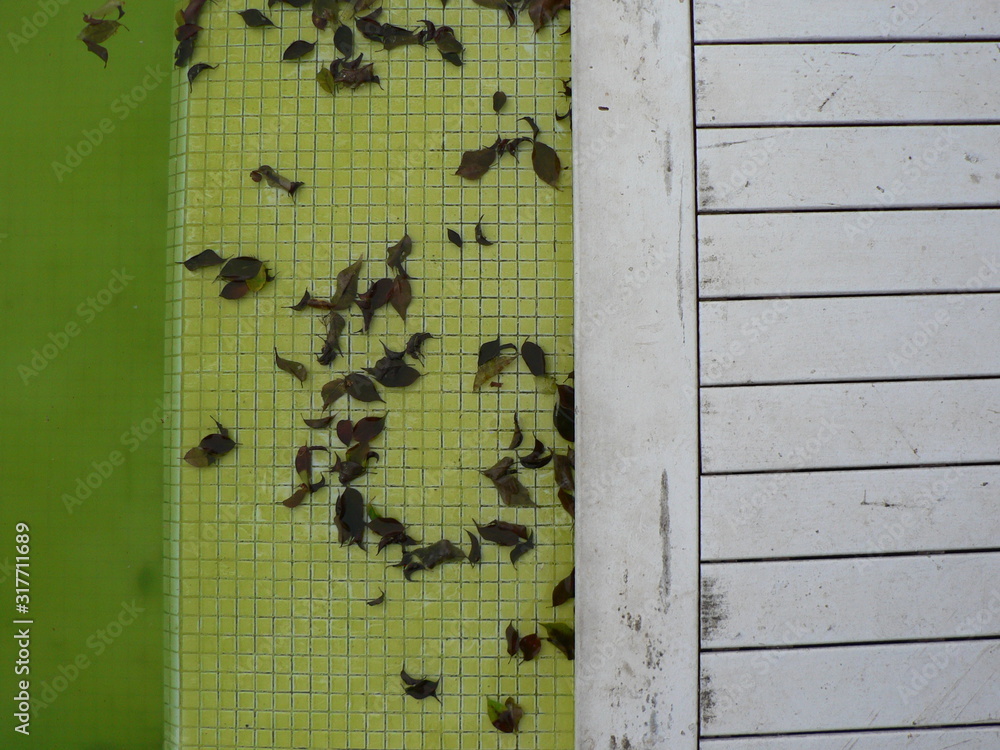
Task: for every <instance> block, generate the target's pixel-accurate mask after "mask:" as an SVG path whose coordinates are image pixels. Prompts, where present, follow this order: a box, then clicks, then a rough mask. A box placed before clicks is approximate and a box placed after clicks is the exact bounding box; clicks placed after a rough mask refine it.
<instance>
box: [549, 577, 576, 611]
mask: <svg viewBox="0 0 1000 750" xmlns="http://www.w3.org/2000/svg"><path fill="white" fill-rule="evenodd" d="M575 596H576V568H573V570H572V571H570V574H569V575H568V576H566V577H565V578H563V579H562V580H561V581H559V583H557V584H556V586H555V588H554V589H552V606H553V607H558V606H559V605H560V604H565V603H566V602H568V601H569V600H570V599H572V598H573V597H575Z"/></svg>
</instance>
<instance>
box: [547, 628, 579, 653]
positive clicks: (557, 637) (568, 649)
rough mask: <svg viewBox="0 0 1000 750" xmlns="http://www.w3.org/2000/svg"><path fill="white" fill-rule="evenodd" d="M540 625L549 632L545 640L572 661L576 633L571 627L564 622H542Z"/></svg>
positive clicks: (574, 651)
mask: <svg viewBox="0 0 1000 750" xmlns="http://www.w3.org/2000/svg"><path fill="white" fill-rule="evenodd" d="M542 627H543V628H545V630H546V631H547V632H548V634H549V637H548V638H546V640H547V641H548V642H549V643H551V644H552V645H554V646H555V647H556V648H557V649H559V650H560V651H562V652H563V653H564V654H566V658H567V659H569V660H570V661H573V659H574V658H575V656H576V634H575V633H574V631H573V628H572V627H571V626H569V625H567V624H566V623H564V622H548V623H546V622H543V623H542Z"/></svg>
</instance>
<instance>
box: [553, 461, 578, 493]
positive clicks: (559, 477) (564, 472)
mask: <svg viewBox="0 0 1000 750" xmlns="http://www.w3.org/2000/svg"><path fill="white" fill-rule="evenodd" d="M553 459H554V461H555V463H553V464H552V470H553V472H554V473H555V477H556V486H557V487H558V488H559V489H561V490H566V492H573V491H574V490H575V488H574V480H573V469H574V468H575V467H574V464H573V452H572V451H570V452H569V453H566V454H561V453H556V454H555V455H554V456H553Z"/></svg>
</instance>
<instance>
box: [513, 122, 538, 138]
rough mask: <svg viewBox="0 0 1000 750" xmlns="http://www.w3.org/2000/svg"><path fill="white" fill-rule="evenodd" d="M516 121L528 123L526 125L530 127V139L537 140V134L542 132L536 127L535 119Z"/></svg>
mask: <svg viewBox="0 0 1000 750" xmlns="http://www.w3.org/2000/svg"><path fill="white" fill-rule="evenodd" d="M517 119H519V120H524V121H525V122H527V123H528V125H530V126H531V137H532V138H537V137H538V134H539V133H541V132H542V131H541V129H540V128H539V127H538V125H537V124H536V123H535V118H533V117H519V118H517Z"/></svg>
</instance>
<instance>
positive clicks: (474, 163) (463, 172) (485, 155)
mask: <svg viewBox="0 0 1000 750" xmlns="http://www.w3.org/2000/svg"><path fill="white" fill-rule="evenodd" d="M496 158H497V150H496V147H495V146H487V147H486V148H481V149H479V150H478V151H466V152H464V153H463V154H462V163H461V164H459V166H458V169H457V170H456V171H455V174H457V175H458V176H459V177H464V178H465V179H467V180H478V179H479V178H480V177H482V176H483V175H484V174H486V173H487V172H489V171H490V167H492V166H493V162H494V161H496Z"/></svg>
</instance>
